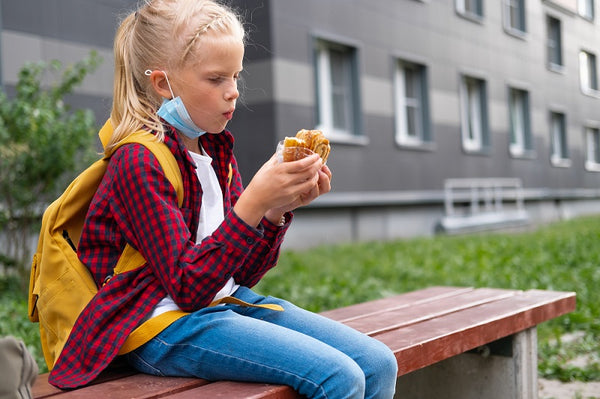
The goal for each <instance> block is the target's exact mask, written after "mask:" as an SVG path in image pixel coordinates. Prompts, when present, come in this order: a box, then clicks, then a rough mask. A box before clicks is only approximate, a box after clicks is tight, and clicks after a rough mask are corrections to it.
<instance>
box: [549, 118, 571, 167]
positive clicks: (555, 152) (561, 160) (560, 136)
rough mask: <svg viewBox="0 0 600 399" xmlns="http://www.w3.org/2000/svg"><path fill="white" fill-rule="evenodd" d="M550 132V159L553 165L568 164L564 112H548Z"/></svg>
mask: <svg viewBox="0 0 600 399" xmlns="http://www.w3.org/2000/svg"><path fill="white" fill-rule="evenodd" d="M550 134H551V142H552V154H551V157H550V161H551V162H552V164H553V165H555V166H569V165H570V162H569V151H568V147H567V123H566V118H565V114H563V113H561V112H550Z"/></svg>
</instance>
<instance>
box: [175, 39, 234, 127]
mask: <svg viewBox="0 0 600 399" xmlns="http://www.w3.org/2000/svg"><path fill="white" fill-rule="evenodd" d="M199 53H200V54H199V55H198V56H197V57H196V58H193V59H192V60H191V61H188V62H187V63H186V64H185V65H184V66H183V67H182V68H180V69H178V70H177V72H176V73H173V74H170V75H169V77H170V78H171V76H172V78H171V84H172V85H173V92H174V93H175V95H176V96H180V97H181V100H182V101H183V104H184V105H185V108H186V109H187V111H188V113H189V114H190V117H191V118H192V120H193V121H194V123H195V124H196V126H198V127H199V128H200V129H202V130H205V131H206V132H208V133H220V132H222V131H223V130H224V129H225V126H226V125H227V122H229V121H230V120H231V118H232V117H233V111H234V110H235V104H236V100H237V98H238V97H239V95H240V93H239V92H238V88H237V81H238V79H239V75H240V73H241V72H242V61H243V58H244V44H243V43H242V42H241V41H240V40H235V38H234V37H233V36H225V37H223V38H213V37H210V38H209V40H206V41H205V42H204V43H202V44H201V45H200V50H199Z"/></svg>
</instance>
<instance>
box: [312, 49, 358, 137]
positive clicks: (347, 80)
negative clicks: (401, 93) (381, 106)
mask: <svg viewBox="0 0 600 399" xmlns="http://www.w3.org/2000/svg"><path fill="white" fill-rule="evenodd" d="M316 70H317V104H318V121H319V122H318V125H319V126H318V128H319V129H321V130H324V131H327V132H328V133H329V134H333V135H334V136H353V135H357V134H358V129H357V125H358V123H357V116H358V115H359V114H360V112H359V109H358V108H359V107H358V83H357V82H358V74H357V61H356V49H355V48H353V47H349V46H345V45H341V44H338V43H333V42H328V41H324V40H318V41H317V45H316Z"/></svg>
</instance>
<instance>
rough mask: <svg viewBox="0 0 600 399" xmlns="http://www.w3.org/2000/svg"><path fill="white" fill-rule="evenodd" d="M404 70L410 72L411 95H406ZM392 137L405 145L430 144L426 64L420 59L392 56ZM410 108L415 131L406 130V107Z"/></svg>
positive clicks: (405, 72)
mask: <svg viewBox="0 0 600 399" xmlns="http://www.w3.org/2000/svg"><path fill="white" fill-rule="evenodd" d="M407 71H410V72H412V79H411V83H412V84H413V85H414V86H413V89H414V90H413V91H414V93H415V94H417V95H416V96H415V97H407V90H406V83H407ZM393 87H394V111H395V112H394V114H395V116H394V137H395V141H396V144H398V145H399V146H406V147H428V146H430V145H431V144H432V142H433V139H432V132H431V121H430V114H429V112H430V111H429V85H428V79H427V66H426V65H424V64H423V63H420V62H415V61H411V60H407V59H405V58H397V59H395V60H394V77H393ZM409 109H412V110H414V114H415V123H414V125H415V127H417V128H416V132H415V134H410V132H409V131H408V130H409V129H408V118H407V114H408V110H409Z"/></svg>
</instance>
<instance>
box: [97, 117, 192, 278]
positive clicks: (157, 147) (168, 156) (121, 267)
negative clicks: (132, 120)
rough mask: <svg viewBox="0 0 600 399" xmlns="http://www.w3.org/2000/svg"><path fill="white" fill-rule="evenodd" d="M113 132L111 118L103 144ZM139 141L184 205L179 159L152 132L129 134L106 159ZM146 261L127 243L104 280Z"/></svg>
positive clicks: (104, 127)
mask: <svg viewBox="0 0 600 399" xmlns="http://www.w3.org/2000/svg"><path fill="white" fill-rule="evenodd" d="M112 132H113V127H112V123H111V122H110V119H108V120H107V121H106V123H105V124H104V126H103V127H102V129H100V133H99V136H100V140H101V141H102V145H103V146H106V143H107V142H108V139H110V135H111V134H112ZM132 143H137V144H141V145H143V146H145V147H146V148H147V149H149V150H150V151H152V153H153V154H154V156H155V157H156V159H157V160H158V163H159V164H160V166H161V168H162V170H163V172H164V173H165V176H166V177H167V179H168V180H169V182H170V183H171V184H172V185H173V188H175V191H176V193H177V204H178V206H179V207H181V206H182V205H183V195H184V192H183V178H182V177H181V170H180V169H179V165H178V164H177V160H176V159H175V156H173V153H171V151H170V150H169V148H168V147H167V146H166V144H165V143H162V142H160V141H158V140H157V139H156V136H154V135H153V134H152V133H150V132H148V131H146V130H138V131H137V132H134V133H132V134H130V135H129V136H127V137H126V138H125V139H123V140H121V141H120V142H119V143H118V144H117V146H116V147H115V148H114V150H113V151H112V152H111V154H109V155H107V156H105V159H108V158H109V157H110V155H112V154H113V153H114V151H115V150H116V149H117V148H119V147H121V146H122V145H125V144H132ZM145 263H146V260H145V259H144V257H143V256H142V254H140V253H139V252H138V251H137V250H136V249H135V248H133V247H132V246H131V245H129V244H127V245H125V249H123V253H122V254H121V256H120V257H119V260H118V262H117V264H116V266H115V268H114V271H113V275H112V276H109V278H107V279H106V281H104V284H106V283H108V281H109V280H110V278H112V277H113V276H115V275H117V274H120V273H125V272H128V271H131V270H134V269H137V268H138V267H141V266H143V265H144V264H145Z"/></svg>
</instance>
